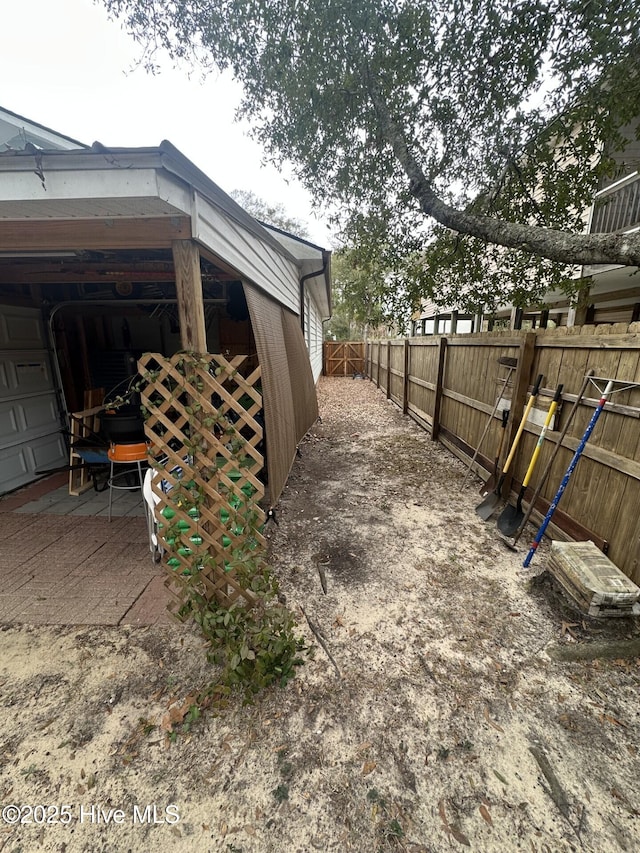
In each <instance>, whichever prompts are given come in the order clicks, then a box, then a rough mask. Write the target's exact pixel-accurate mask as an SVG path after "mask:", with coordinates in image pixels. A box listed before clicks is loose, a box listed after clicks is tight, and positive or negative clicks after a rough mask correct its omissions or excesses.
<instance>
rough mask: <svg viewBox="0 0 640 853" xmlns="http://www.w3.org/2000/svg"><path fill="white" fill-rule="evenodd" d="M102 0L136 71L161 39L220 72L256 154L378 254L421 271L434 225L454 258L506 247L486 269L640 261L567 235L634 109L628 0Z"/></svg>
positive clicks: (600, 242) (622, 245) (619, 248)
mask: <svg viewBox="0 0 640 853" xmlns="http://www.w3.org/2000/svg"><path fill="white" fill-rule="evenodd" d="M103 2H104V3H105V5H106V6H107V8H108V9H109V10H110V12H111V13H112V14H113V15H114V16H117V17H119V18H121V19H123V20H124V22H125V26H126V27H127V28H128V29H129V31H130V32H132V33H133V34H134V36H135V37H136V38H137V39H138V40H139V41H140V42H141V44H142V45H143V50H144V51H145V57H146V60H147V62H148V64H149V66H153V64H154V61H155V51H156V50H157V49H159V48H162V49H166V50H168V51H169V52H170V53H171V55H172V56H173V57H174V58H175V59H179V60H180V59H182V60H189V61H192V60H196V61H198V62H200V63H203V64H205V65H206V64H209V65H211V66H215V67H217V68H219V69H230V70H231V71H232V72H233V74H234V76H235V77H236V78H237V79H238V80H239V81H240V82H241V83H242V85H243V89H244V99H243V102H242V105H241V108H240V114H241V115H242V116H243V117H245V118H247V119H249V121H250V122H251V124H252V126H253V128H254V134H255V136H256V137H257V139H258V140H259V141H260V142H261V143H262V145H263V146H264V147H265V149H266V151H267V153H268V155H269V156H271V157H273V158H274V159H276V160H278V159H282V160H287V161H289V162H291V163H292V164H294V167H295V169H296V172H297V175H298V177H299V178H300V179H301V180H302V182H303V184H304V185H305V186H306V187H307V188H308V189H309V190H310V191H311V192H312V193H313V194H314V196H315V197H316V198H317V199H320V200H322V201H323V202H324V203H325V204H326V205H328V206H330V207H331V209H333V210H336V211H337V216H338V218H339V221H340V223H341V225H342V227H343V229H344V235H345V239H346V240H347V241H348V243H349V245H353V246H359V247H366V248H367V250H368V252H369V253H370V254H372V255H375V258H376V260H375V263H376V264H378V265H381V266H386V267H387V268H388V269H393V270H397V269H399V268H400V262H401V261H402V262H404V261H406V259H407V258H410V259H412V261H413V268H414V270H415V269H416V268H419V267H420V265H419V264H416V261H417V260H418V259H419V258H420V256H421V254H422V253H423V251H424V248H425V246H428V245H430V242H431V240H432V238H433V234H432V225H433V221H434V220H435V221H436V222H437V223H439V226H440V231H439V232H438V233H439V234H440V235H441V241H442V243H441V246H440V247H439V248H436V256H438V253H439V257H440V259H442V257H444V256H445V255H444V254H443V253H444V252H445V250H444V249H443V248H442V247H443V246H444V247H447V246H448V247H449V254H450V255H451V258H450V260H454V261H455V264H454V267H455V268H460V267H464V266H465V265H464V264H462V263H460V262H459V261H460V258H462V257H466V258H467V259H468V258H474V257H475V256H476V253H477V249H478V248H482V249H483V250H484V248H485V247H487V246H499V247H503V248H504V249H506V250H509V254H508V255H507V254H505V252H504V251H502V250H500V252H498V254H497V255H496V254H495V251H494V250H490V251H489V252H488V254H486V253H485V254H486V257H487V258H488V260H485V262H483V272H484V273H486V272H487V271H491V270H492V269H493V270H494V275H493V278H494V279H496V272H495V268H494V267H493V266H492V265H493V264H495V263H497V264H498V268H499V269H502V270H508V269H509V266H510V265H511V267H513V271H514V272H517V270H518V269H520V270H528V271H531V270H534V271H535V270H538V271H539V272H540V273H541V274H542V275H543V276H546V278H545V282H548V281H555V282H557V283H564V285H563V286H566V287H570V286H569V285H566V282H565V275H566V271H567V268H568V267H569V266H571V265H575V264H587V263H589V264H591V263H599V262H603V263H604V262H610V263H620V264H623V265H638V264H639V263H640V236H639V235H638V234H635V235H626V236H625V235H608V234H607V235H585V234H583V233H580V232H581V231H583V223H582V221H581V215H582V212H583V211H584V210H585V207H586V206H587V205H588V203H589V201H590V199H591V198H592V196H593V192H594V189H595V188H596V187H597V185H598V182H599V181H600V180H601V177H602V175H603V173H610V172H611V170H612V160H611V158H610V157H609V156H608V155H609V154H610V153H611V152H612V151H613V150H615V149H619V148H621V147H623V146H624V144H625V142H626V140H625V139H624V138H623V136H622V134H621V131H620V129H621V128H623V127H625V126H626V125H628V123H629V122H630V121H631V119H633V118H634V117H636V114H637V112H638V104H639V103H640V73H639V61H638V59H637V57H638V56H640V51H639V47H640V39H639V31H640V30H639V28H640V16H638V14H637V3H636V2H635V0H609V1H608V2H605V0H526V2H525V0H103ZM442 229H447V230H448V231H449V232H453V234H455V235H461V238H464V239H457V238H452V237H451V236H442V235H443V232H442ZM467 235H468V236H467ZM469 238H471V239H469ZM453 247H456V252H460V251H462V254H459V255H458V256H456V254H455V253H454V254H451V252H452V249H453ZM460 247H463V248H462V250H461V248H460ZM532 257H533V258H540V259H542V260H541V261H539V262H538V261H536V262H534V261H532V260H531V258H532ZM496 258H497V260H496ZM554 263H555V264H559V265H560V266H559V267H553V266H552V264H554ZM426 266H427V272H426V273H425V271H424V270H422V281H423V282H428V281H429V280H431V279H429V276H428V274H427V273H428V269H429V268H430V267H431V263H430V262H428V263H427V265H426ZM476 266H477V264H476ZM404 269H405V271H406V270H407V267H406V266H405V267H404ZM419 271H420V270H419ZM536 275H537V273H535V272H534V273H530V276H529V277H535V276H536ZM505 277H506V276H503V277H502V279H504V278H505ZM466 279H467V281H468V285H469V287H471V288H473V287H476V286H477V279H476V278H475V277H474V278H473V279H472V277H471V275H470V270H469V268H468V267H467V271H466ZM502 279H501V280H502ZM536 281H538V279H537V278H536ZM498 283H499V282H498V280H497V279H496V280H495V281H494V285H497V284H498ZM500 286H502V285H500Z"/></svg>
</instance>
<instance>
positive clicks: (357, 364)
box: [322, 341, 364, 376]
mask: <svg viewBox="0 0 640 853" xmlns="http://www.w3.org/2000/svg"><path fill="white" fill-rule="evenodd" d="M322 372H323V373H324V375H325V376H352V375H353V374H354V373H364V342H363V341H355V342H354V341H325V342H324V364H323V369H322Z"/></svg>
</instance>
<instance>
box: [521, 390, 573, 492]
mask: <svg viewBox="0 0 640 853" xmlns="http://www.w3.org/2000/svg"><path fill="white" fill-rule="evenodd" d="M562 387H563V386H562V385H558V388H557V390H556V393H555V396H554V398H553V400H552V401H551V405H550V406H549V411H548V412H547V417H546V418H545V420H544V426H543V427H542V430H541V432H540V435H539V436H538V441H537V443H536V446H535V450H534V451H533V456H532V457H531V462H529V467H528V468H527V473H526V474H525V475H524V480H523V481H522V487H523V488H526V487H527V486H528V485H529V480H530V479H531V475H532V474H533V469H534V468H535V467H536V462H537V461H538V456H540V451H541V450H542V445H543V444H544V437H545V435H546V434H547V430H548V429H549V425H550V424H551V421H552V419H553V416H554V415H555V413H556V409H557V408H558V403H559V401H560V398H561V396H562Z"/></svg>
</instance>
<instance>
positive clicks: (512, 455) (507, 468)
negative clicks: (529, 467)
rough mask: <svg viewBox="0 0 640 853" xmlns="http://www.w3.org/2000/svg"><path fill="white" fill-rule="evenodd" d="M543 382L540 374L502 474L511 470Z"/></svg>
mask: <svg viewBox="0 0 640 853" xmlns="http://www.w3.org/2000/svg"><path fill="white" fill-rule="evenodd" d="M541 382H542V375H540V376H538V381H537V382H536V384H535V386H534V388H533V391H532V392H531V396H530V397H529V401H528V402H527V407H526V409H525V410H524V414H523V415H522V420H521V421H520V426H519V427H518V432H517V433H516V437H515V438H514V439H513V444H512V445H511V451H510V453H509V455H508V456H507V461H506V462H505V463H504V468H503V469H502V474H503V475H504V474H506V473H507V471H508V470H509V466H510V465H511V463H512V462H513V457H514V456H515V455H516V450H517V447H518V442H519V441H520V436H521V435H522V432H523V430H524V425H525V424H526V422H527V418H528V417H529V412H530V411H531V409H532V408H533V404H534V403H535V401H536V397H537V396H538V389H539V388H540V383H541Z"/></svg>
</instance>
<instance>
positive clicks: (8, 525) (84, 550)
mask: <svg viewBox="0 0 640 853" xmlns="http://www.w3.org/2000/svg"><path fill="white" fill-rule="evenodd" d="M47 482H49V489H48V490H47ZM108 500H109V495H108V492H95V491H94V490H89V491H87V492H85V493H84V494H83V495H80V496H78V497H77V498H76V497H74V496H70V495H69V494H68V490H67V486H66V483H64V482H63V483H61V478H60V476H59V475H58V476H55V477H51V478H50V479H49V481H45V482H42V481H41V482H39V483H35V484H33V485H32V486H29V487H27V488H25V489H23V490H21V491H20V492H17V493H15V494H12V495H9V496H7V497H5V498H1V499H0V541H1V542H2V548H0V624H8V623H9V624H19V623H20V624H33V625H119V624H127V625H152V624H155V623H158V622H170V621H173V619H172V617H171V616H170V615H169V613H168V612H167V609H166V605H167V602H168V601H169V593H168V592H167V590H166V589H165V587H164V574H163V569H162V567H161V566H158V565H157V564H155V563H153V562H152V560H151V554H150V551H149V545H148V540H147V529H146V520H145V518H144V507H143V503H142V500H141V497H140V494H139V493H122V494H119V495H117V496H116V497H114V501H113V510H112V513H113V518H112V521H111V522H109V521H108V519H107V512H108Z"/></svg>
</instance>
